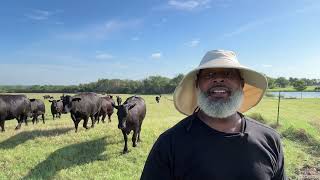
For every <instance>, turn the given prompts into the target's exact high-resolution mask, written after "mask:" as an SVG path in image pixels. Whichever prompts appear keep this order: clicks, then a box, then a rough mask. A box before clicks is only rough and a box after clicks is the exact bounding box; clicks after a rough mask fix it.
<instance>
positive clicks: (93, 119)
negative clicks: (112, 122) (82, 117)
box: [88, 114, 99, 128]
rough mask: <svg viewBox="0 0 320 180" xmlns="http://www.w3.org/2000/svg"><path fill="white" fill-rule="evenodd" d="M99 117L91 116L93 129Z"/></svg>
mask: <svg viewBox="0 0 320 180" xmlns="http://www.w3.org/2000/svg"><path fill="white" fill-rule="evenodd" d="M98 117H99V115H98V114H96V115H91V116H90V118H91V127H92V128H93V127H94V124H95V123H96V120H98ZM88 119H89V117H88Z"/></svg>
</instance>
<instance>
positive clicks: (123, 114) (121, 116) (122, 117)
mask: <svg viewBox="0 0 320 180" xmlns="http://www.w3.org/2000/svg"><path fill="white" fill-rule="evenodd" d="M135 105H136V103H128V104H122V105H119V106H116V105H115V104H114V103H112V106H113V107H114V108H116V109H117V110H118V112H117V115H118V128H119V129H125V128H126V122H127V118H128V115H129V111H130V110H131V109H132V108H133V107H134V106H135Z"/></svg>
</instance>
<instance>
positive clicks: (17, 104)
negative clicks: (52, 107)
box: [0, 95, 31, 131]
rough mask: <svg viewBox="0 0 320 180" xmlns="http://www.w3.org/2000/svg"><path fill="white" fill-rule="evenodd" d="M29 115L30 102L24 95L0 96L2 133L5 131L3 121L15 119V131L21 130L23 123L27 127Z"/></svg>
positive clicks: (0, 125)
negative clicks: (16, 123)
mask: <svg viewBox="0 0 320 180" xmlns="http://www.w3.org/2000/svg"><path fill="white" fill-rule="evenodd" d="M30 113H31V105H30V101H29V99H28V98H27V97H26V96H25V95H0V127H1V130H2V131H5V129H4V122H5V120H10V119H17V120H18V125H17V126H16V130H17V129H20V128H21V124H22V122H23V121H24V122H25V123H26V125H27V118H28V116H29V115H30Z"/></svg>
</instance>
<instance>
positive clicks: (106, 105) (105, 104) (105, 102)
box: [97, 96, 114, 124]
mask: <svg viewBox="0 0 320 180" xmlns="http://www.w3.org/2000/svg"><path fill="white" fill-rule="evenodd" d="M101 98H102V103H101V110H100V113H99V117H98V122H97V123H98V124H99V119H100V116H102V119H101V121H102V122H103V123H104V119H105V118H106V116H107V115H108V119H109V122H111V115H112V114H113V106H112V104H114V100H113V99H112V98H110V96H106V97H101Z"/></svg>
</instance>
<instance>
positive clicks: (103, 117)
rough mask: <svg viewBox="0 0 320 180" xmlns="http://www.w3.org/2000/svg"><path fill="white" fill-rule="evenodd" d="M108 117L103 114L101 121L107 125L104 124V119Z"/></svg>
mask: <svg viewBox="0 0 320 180" xmlns="http://www.w3.org/2000/svg"><path fill="white" fill-rule="evenodd" d="M106 116H107V115H106V114H103V115H102V119H101V121H102V122H103V123H105V122H104V119H105V118H106Z"/></svg>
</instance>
